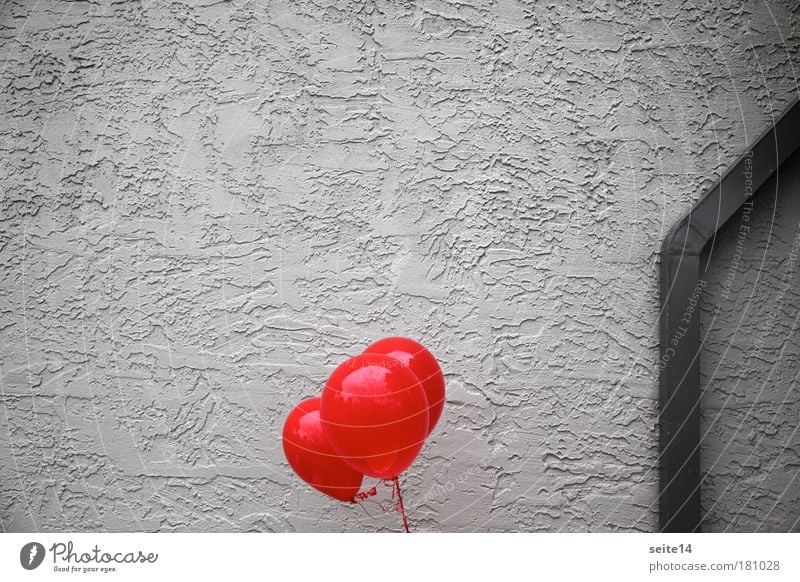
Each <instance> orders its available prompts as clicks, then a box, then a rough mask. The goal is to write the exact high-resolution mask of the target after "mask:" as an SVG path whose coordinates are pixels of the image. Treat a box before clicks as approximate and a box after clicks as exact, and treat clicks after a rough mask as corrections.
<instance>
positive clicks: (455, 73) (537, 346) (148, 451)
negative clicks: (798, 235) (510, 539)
mask: <svg viewBox="0 0 800 582" xmlns="http://www.w3.org/2000/svg"><path fill="white" fill-rule="evenodd" d="M799 23H800V16H798V13H797V11H796V9H795V3H794V1H793V0H782V1H779V2H770V3H764V2H755V1H753V2H745V3H744V4H743V5H742V6H740V5H739V3H736V4H735V5H732V6H731V7H725V6H723V5H722V4H720V3H718V2H710V1H708V2H677V1H671V0H670V1H665V2H650V3H647V4H641V3H639V2H634V1H630V2H619V3H612V2H605V1H602V0H600V1H597V2H586V3H582V4H581V5H579V6H576V4H575V3H573V2H569V3H567V2H563V3H562V2H559V3H551V2H512V1H499V2H495V3H489V2H485V3H483V2H482V3H478V2H469V1H465V2H440V1H426V2H420V3H418V4H417V5H414V4H411V3H406V2H316V3H314V2H307V1H302V0H292V1H286V2H255V1H254V2H246V1H242V0H234V1H232V2H211V1H206V2H202V3H201V2H173V3H171V4H166V3H147V4H144V5H143V4H141V3H139V2H121V3H110V2H108V1H106V0H102V1H99V2H51V3H48V2H38V3H34V2H33V1H30V2H13V3H5V4H3V5H2V7H0V35H2V47H3V51H2V55H3V65H2V69H1V70H2V72H1V73H0V99H2V112H3V114H2V116H0V161H2V165H3V167H2V174H0V179H2V193H3V196H2V199H1V200H2V202H0V204H2V207H0V218H1V219H2V228H0V277H2V285H0V290H1V291H0V333H2V340H3V341H2V346H0V350H2V351H0V367H1V369H0V378H1V379H2V383H0V388H1V389H2V391H1V392H0V397H1V398H2V413H1V414H0V444H2V446H0V481H1V482H2V483H3V486H2V488H0V527H2V529H4V530H6V531H19V530H34V529H38V530H61V529H69V530H93V529H103V530H115V531H116V530H165V531H172V530H182V531H185V530H190V531H196V530H200V531H223V530H224V531H235V530H268V531H287V530H288V531H338V530H346V531H372V530H397V529H398V527H399V519H398V517H397V516H395V515H392V514H387V515H384V514H383V513H381V511H380V509H379V508H377V507H375V506H374V505H373V506H371V508H370V507H369V506H368V508H369V509H370V511H369V515H368V514H367V513H366V512H365V511H363V510H362V509H361V508H358V507H349V506H346V505H342V504H336V503H334V502H332V501H329V500H328V499H326V498H324V497H322V496H321V495H319V494H317V493H316V492H314V491H311V490H310V489H308V488H307V487H306V486H305V485H304V484H302V483H301V482H300V481H299V480H298V479H297V478H296V477H295V476H294V475H292V474H291V472H290V471H289V469H288V467H287V465H286V462H285V461H284V459H283V455H282V452H281V449H280V442H279V434H280V428H281V425H282V422H283V418H284V416H285V415H286V413H287V412H288V411H289V410H290V408H291V407H292V406H293V404H294V403H295V402H297V401H299V400H300V399H301V398H304V397H307V396H310V395H313V394H316V393H317V392H318V391H319V390H320V388H321V386H322V384H323V383H324V381H325V379H326V377H327V375H328V374H329V373H330V371H331V370H332V369H333V367H334V366H335V365H336V364H337V363H338V362H340V361H341V360H342V359H344V358H345V357H346V356H347V355H352V354H355V353H357V352H358V351H360V350H361V349H362V348H363V347H364V346H365V345H366V344H367V343H368V342H370V341H371V340H374V339H376V338H379V337H382V336H385V335H390V334H403V335H410V336H414V337H417V338H420V339H422V340H423V341H424V342H425V343H426V344H427V345H429V346H430V348H431V349H432V350H433V352H434V353H435V354H436V355H437V356H438V357H439V359H440V360H441V362H442V365H443V368H444V370H445V373H446V376H447V388H448V401H447V406H446V409H445V412H444V415H443V418H442V420H441V421H440V424H439V427H438V428H437V430H436V432H435V433H434V435H433V436H432V438H431V439H430V441H429V443H428V444H427V445H426V446H425V448H424V449H423V452H422V454H421V456H420V457H419V458H418V460H417V462H416V463H415V464H414V465H413V466H412V468H411V470H410V471H409V472H408V474H407V475H405V476H404V478H403V483H404V486H405V491H406V505H407V508H408V510H409V513H410V517H411V521H412V527H413V528H414V529H416V530H425V531H474V530H481V531H518V530H525V531H528V530H533V531H541V530H546V531H585V530H591V531H604V530H626V531H627V530H645V531H648V530H652V529H654V528H655V525H656V521H657V519H656V510H657V493H656V488H657V484H656V481H657V444H656V443H657V431H656V405H657V400H656V399H657V374H658V365H657V362H658V344H657V337H658V330H657V315H658V292H657V289H658V281H657V259H658V257H657V253H658V249H659V245H660V241H661V239H662V238H663V236H664V234H665V232H666V231H667V229H668V228H669V226H670V225H671V224H672V223H673V222H674V221H675V220H676V219H678V217H679V216H680V215H681V214H682V213H684V212H685V211H686V210H687V209H688V208H689V206H690V205H691V204H692V202H693V201H695V200H696V199H697V198H698V197H699V196H700V195H701V193H702V192H703V190H704V189H705V188H707V187H708V186H709V185H710V184H711V183H712V182H713V180H714V177H715V175H716V174H717V173H718V172H720V171H723V170H724V169H725V168H726V167H727V166H728V165H729V164H730V163H731V162H732V161H733V160H734V159H735V158H736V157H737V156H738V154H739V153H741V152H742V151H743V150H744V149H745V147H746V144H747V143H748V142H750V141H752V140H753V139H754V138H755V137H756V136H757V135H758V133H760V132H761V131H762V130H764V129H765V128H766V127H767V126H768V124H769V122H770V119H771V114H772V112H774V111H779V110H782V109H783V108H784V107H785V106H786V105H787V104H788V103H789V102H790V101H791V100H792V99H793V98H794V96H795V95H796V94H797V91H796V77H795V74H796V71H797V67H798V65H800V53H799V52H798V36H800V35H799V33H798V24H799ZM796 223H797V221H796V220H795V218H792V219H791V222H790V223H789V224H787V225H786V228H787V229H789V231H791V232H789V231H787V233H786V236H793V235H792V234H791V233H792V232H796V230H797V226H796ZM787 305H788V304H787ZM796 306H797V304H796V303H795V304H794V308H795V309H796ZM776 333H780V334H783V335H785V333H787V332H786V330H784V329H783V328H781V329H780V330H779V331H778V332H776ZM765 334H766V336H770V335H771V334H772V331H770V330H767V331H766V332H765ZM782 337H783V336H782ZM778 339H779V338H776V341H778ZM787 422H789V421H788V420H787ZM744 454H745V453H744V452H740V453H739V456H740V457H741V456H742V455H744ZM383 498H384V499H385V493H384V497H383ZM749 523H751V522H749ZM771 523H772V522H771ZM785 523H786V522H783V521H782V522H780V524H779V523H778V522H774V525H776V526H777V525H785Z"/></svg>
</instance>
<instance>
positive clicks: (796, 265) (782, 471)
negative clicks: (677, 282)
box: [700, 154, 800, 532]
mask: <svg viewBox="0 0 800 582" xmlns="http://www.w3.org/2000/svg"><path fill="white" fill-rule="evenodd" d="M779 178H780V179H779V180H776V179H775V178H773V179H771V180H769V181H768V182H767V183H766V184H765V185H764V186H763V187H762V188H761V189H760V190H759V191H758V192H757V193H756V194H755V195H754V196H753V198H751V199H750V201H749V202H748V203H747V204H745V206H743V207H742V208H741V209H740V210H739V212H737V214H735V215H734V216H733V217H732V218H731V220H730V221H729V222H728V223H727V224H726V225H725V226H724V227H723V228H722V229H721V230H720V232H719V236H718V237H717V240H716V241H714V242H713V243H712V244H711V245H709V247H708V248H707V249H706V252H705V254H704V255H703V257H702V262H701V270H702V269H703V268H704V267H705V272H704V273H702V274H701V278H702V279H704V280H705V281H706V287H705V289H704V291H705V292H704V294H703V298H702V300H701V303H700V305H701V318H700V328H701V335H700V337H701V338H703V339H704V342H703V347H702V350H701V352H700V358H701V359H700V373H701V386H702V387H703V389H704V394H703V400H702V421H701V422H702V424H701V434H702V439H703V440H702V446H701V465H702V471H703V474H704V475H705V480H704V482H703V487H702V493H701V497H702V499H701V502H702V507H703V514H704V516H705V521H704V528H705V530H706V531H712V532H720V531H729V532H730V531H733V532H752V531H777V532H786V531H800V430H799V429H798V427H799V426H800V388H798V379H800V333H798V324H800V320H799V319H798V315H800V275H799V274H798V271H800V155H799V154H795V155H794V156H793V157H792V158H791V159H790V160H788V161H787V162H786V164H784V166H783V171H782V173H781V174H780V176H779Z"/></svg>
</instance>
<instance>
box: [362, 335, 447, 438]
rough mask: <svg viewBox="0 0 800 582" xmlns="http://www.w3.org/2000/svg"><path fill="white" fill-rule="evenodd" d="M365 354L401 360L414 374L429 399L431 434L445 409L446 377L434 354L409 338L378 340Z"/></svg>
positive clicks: (429, 430) (429, 432)
mask: <svg viewBox="0 0 800 582" xmlns="http://www.w3.org/2000/svg"><path fill="white" fill-rule="evenodd" d="M364 353H365V354H367V353H369V354H386V355H387V356H391V357H393V358H395V359H397V360H400V361H401V362H403V364H405V365H406V366H408V367H409V368H410V369H411V371H412V372H414V375H415V376H416V377H417V378H418V379H419V381H420V384H422V388H423V390H425V396H427V398H428V415H429V420H428V425H429V426H428V434H431V432H432V431H433V427H434V426H436V423H437V422H438V421H439V417H440V416H441V415H442V409H443V408H444V376H443V375H442V369H441V368H440V367H439V363H438V362H437V361H436V358H434V357H433V354H432V353H430V352H429V351H428V350H427V349H426V348H425V346H423V345H422V344H421V343H419V342H415V341H414V340H412V339H409V338H407V337H387V338H386V339H382V340H378V341H376V342H375V343H374V344H371V345H370V346H369V347H368V348H367V349H366V350H364ZM426 436H427V435H426Z"/></svg>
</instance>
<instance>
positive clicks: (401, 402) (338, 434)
mask: <svg viewBox="0 0 800 582" xmlns="http://www.w3.org/2000/svg"><path fill="white" fill-rule="evenodd" d="M320 419H321V420H322V429H323V430H324V431H325V436H327V437H328V441H329V442H330V443H331V445H333V448H334V450H335V451H336V452H337V453H338V454H339V456H341V457H342V459H343V460H344V462H345V463H347V464H348V465H350V466H351V467H353V469H355V470H357V471H358V472H360V473H363V474H364V475H369V476H370V477H377V478H379V479H391V478H393V477H396V476H397V475H399V474H400V473H402V472H403V471H405V470H406V469H407V468H408V466H409V465H411V463H412V462H413V461H414V459H415V458H416V456H417V454H418V453H419V451H420V449H421V448H422V443H423V442H424V441H425V437H426V436H427V434H428V432H427V431H428V400H427V398H426V397H425V390H423V388H422V385H421V384H420V383H419V381H418V380H417V377H416V376H415V375H414V374H413V372H411V370H409V369H408V368H407V367H406V366H404V365H403V364H402V363H401V362H400V361H399V360H396V359H394V358H392V357H390V356H386V355H383V354H361V355H359V356H356V357H355V358H350V359H349V360H347V361H346V362H344V363H343V364H341V365H340V366H339V367H338V368H336V370H334V372H333V374H331V377H330V378H328V382H327V383H326V384H325V388H324V389H323V390H322V406H321V408H320Z"/></svg>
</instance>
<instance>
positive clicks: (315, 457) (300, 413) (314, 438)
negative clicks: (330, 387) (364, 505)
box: [283, 398, 363, 501]
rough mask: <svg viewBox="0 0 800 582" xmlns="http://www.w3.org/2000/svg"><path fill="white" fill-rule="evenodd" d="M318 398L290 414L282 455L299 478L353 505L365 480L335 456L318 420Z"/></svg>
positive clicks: (304, 402) (284, 426)
mask: <svg viewBox="0 0 800 582" xmlns="http://www.w3.org/2000/svg"><path fill="white" fill-rule="evenodd" d="M319 405H320V399H319V398H309V399H308V400H304V401H303V402H301V403H300V404H298V405H297V406H296V407H295V409H294V410H292V411H291V412H290V413H289V416H288V417H287V418H286V422H285V423H284V425H283V453H284V454H285V455H286V460H287V461H289V464H290V465H291V466H292V469H294V470H295V473H297V474H298V475H299V476H300V478H301V479H302V480H303V481H305V482H306V483H308V484H309V485H311V486H312V487H313V488H314V489H316V490H318V491H321V492H322V493H324V494H325V495H330V496H331V497H333V498H334V499H339V500H341V501H353V500H354V498H355V495H356V493H358V490H359V488H360V487H361V480H362V478H363V476H362V475H361V473H359V472H358V471H355V470H354V469H352V468H351V467H349V466H348V465H347V464H345V462H344V461H342V459H340V458H339V456H338V455H337V454H336V452H335V451H334V450H333V447H331V445H330V443H329V442H328V439H327V438H325V433H324V432H323V430H322V425H321V424H320V420H319Z"/></svg>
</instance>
